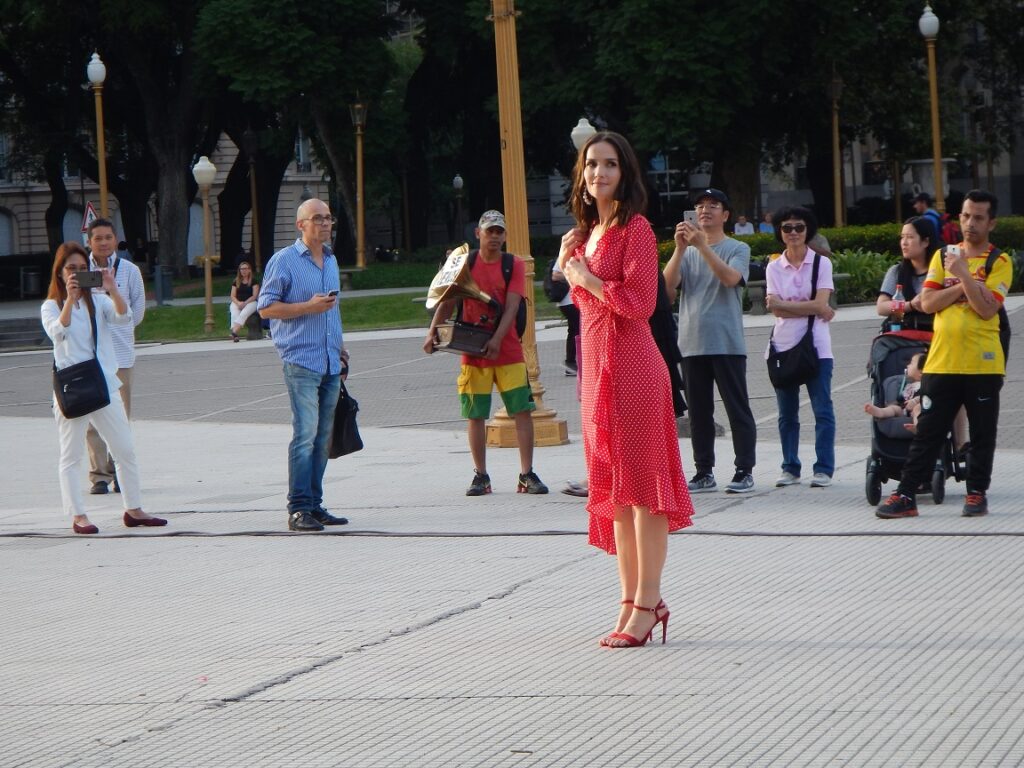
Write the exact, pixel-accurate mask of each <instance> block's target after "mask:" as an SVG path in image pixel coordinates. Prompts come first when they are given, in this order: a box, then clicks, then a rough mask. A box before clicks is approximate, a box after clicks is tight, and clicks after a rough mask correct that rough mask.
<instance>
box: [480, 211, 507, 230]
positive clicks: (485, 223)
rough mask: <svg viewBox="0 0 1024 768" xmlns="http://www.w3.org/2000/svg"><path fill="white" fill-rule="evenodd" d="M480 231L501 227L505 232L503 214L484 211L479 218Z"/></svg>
mask: <svg viewBox="0 0 1024 768" xmlns="http://www.w3.org/2000/svg"><path fill="white" fill-rule="evenodd" d="M479 226H480V229H487V228H489V227H501V228H502V229H505V230H507V229H508V227H506V226H505V214H503V213H502V212H501V211H484V212H483V215H482V216H481V217H480V224H479Z"/></svg>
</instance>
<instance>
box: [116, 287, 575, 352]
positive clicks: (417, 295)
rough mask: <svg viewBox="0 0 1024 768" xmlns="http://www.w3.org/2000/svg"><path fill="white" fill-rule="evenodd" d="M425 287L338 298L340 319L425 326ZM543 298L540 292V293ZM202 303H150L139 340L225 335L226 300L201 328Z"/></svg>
mask: <svg viewBox="0 0 1024 768" xmlns="http://www.w3.org/2000/svg"><path fill="white" fill-rule="evenodd" d="M425 293H426V291H423V290H420V291H414V292H410V293H401V294H396V295H393V296H364V297H361V298H353V299H344V300H342V302H341V316H342V323H343V325H344V328H345V330H346V331H371V330H379V329H383V328H423V329H424V332H426V328H427V326H428V325H430V313H429V312H427V310H426V309H425V307H424V303H423V302H422V301H418V300H417V299H422V298H423V296H424V295H425ZM541 298H542V299H543V296H541ZM560 317H561V313H560V312H559V311H558V307H557V306H555V305H554V304H552V303H551V302H549V301H546V300H542V301H540V302H539V303H538V304H537V319H538V320H545V321H546V320H551V319H554V318H560ZM205 318H206V307H205V306H203V305H197V306H187V307H175V306H163V307H153V308H151V309H147V310H146V318H145V320H143V321H142V324H141V325H139V326H138V327H137V328H136V329H135V339H136V341H139V342H156V341H160V342H175V341H205V340H208V339H223V338H227V337H228V332H229V331H228V308H227V305H226V304H215V305H214V307H213V319H214V329H213V333H211V334H207V333H206V332H205V331H204V330H203V321H204V320H205Z"/></svg>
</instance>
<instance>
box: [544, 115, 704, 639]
mask: <svg viewBox="0 0 1024 768" xmlns="http://www.w3.org/2000/svg"><path fill="white" fill-rule="evenodd" d="M569 205H570V208H571V210H572V213H573V216H574V217H575V218H576V221H577V227H576V228H575V229H573V230H572V231H570V232H568V233H567V234H566V235H565V236H564V237H563V238H562V248H561V253H560V254H559V256H558V258H559V264H560V266H561V269H562V272H563V273H564V274H565V277H566V279H567V280H568V281H569V284H570V285H572V298H573V301H574V302H575V303H576V306H577V307H579V310H580V316H581V341H582V370H581V373H582V383H583V399H582V405H581V410H582V416H583V450H584V453H585V454H586V459H587V477H588V480H589V481H590V496H589V501H588V503H587V510H588V511H589V512H590V543H591V544H593V545H595V546H597V547H601V548H602V549H604V550H605V551H607V552H609V553H611V554H617V555H618V562H619V581H620V582H621V585H622V602H621V604H620V610H619V616H618V620H617V621H616V624H615V630H614V631H613V632H612V633H611V634H609V635H607V636H606V637H605V638H603V639H602V640H601V644H602V645H605V646H608V647H612V648H629V647H634V646H639V645H644V644H646V642H647V641H648V640H649V639H650V638H651V637H652V633H653V631H654V629H656V628H657V626H658V624H661V625H662V642H664V640H665V636H666V633H667V630H668V618H669V611H668V608H667V607H666V606H665V603H664V601H663V600H662V599H661V572H662V570H663V568H664V566H665V556H666V554H667V552H668V534H669V532H670V531H674V530H677V529H679V528H685V527H686V526H688V525H690V517H691V515H692V514H693V506H692V504H691V503H690V495H689V493H688V491H687V490H686V480H685V478H684V477H683V469H682V465H681V463H680V460H679V438H678V436H677V432H676V420H675V415H674V413H673V411H672V392H671V383H670V380H669V373H668V368H667V367H666V365H665V362H664V360H663V358H662V356H661V354H660V353H659V351H658V347H657V345H656V344H655V343H654V338H653V337H652V336H651V328H650V325H649V323H648V320H649V318H650V316H651V313H652V312H653V311H654V305H655V300H656V297H657V290H658V251H657V243H656V240H655V237H654V232H653V231H652V230H651V225H650V224H649V223H648V221H647V219H645V218H644V217H643V215H642V213H643V212H644V210H646V207H647V193H646V192H645V190H644V185H643V180H642V174H641V170H640V165H639V163H638V162H637V159H636V155H635V154H634V153H633V149H632V148H631V147H630V146H629V143H628V142H627V141H626V140H625V138H623V137H622V136H620V135H619V134H617V133H612V132H609V131H603V132H598V133H596V134H595V135H594V136H592V137H591V138H590V139H589V140H588V141H587V143H586V144H585V145H584V146H583V148H582V149H581V150H580V153H579V157H578V158H577V160H576V168H575V170H574V171H573V187H572V195H571V197H570V201H569Z"/></svg>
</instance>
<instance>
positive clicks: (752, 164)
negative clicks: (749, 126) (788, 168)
mask: <svg viewBox="0 0 1024 768" xmlns="http://www.w3.org/2000/svg"><path fill="white" fill-rule="evenodd" d="M760 168H761V148H760V146H758V145H736V144H731V145H728V146H724V147H718V148H716V149H715V153H714V168H713V170H712V172H711V186H712V187H714V188H716V189H721V190H724V191H725V193H726V194H727V195H729V200H730V201H731V202H732V213H731V214H730V216H729V224H730V226H731V225H735V224H736V217H737V216H739V215H740V214H743V215H744V216H746V217H747V220H748V221H753V222H755V224H756V221H757V219H756V218H755V210H756V205H755V204H756V202H757V193H758V178H759V174H760Z"/></svg>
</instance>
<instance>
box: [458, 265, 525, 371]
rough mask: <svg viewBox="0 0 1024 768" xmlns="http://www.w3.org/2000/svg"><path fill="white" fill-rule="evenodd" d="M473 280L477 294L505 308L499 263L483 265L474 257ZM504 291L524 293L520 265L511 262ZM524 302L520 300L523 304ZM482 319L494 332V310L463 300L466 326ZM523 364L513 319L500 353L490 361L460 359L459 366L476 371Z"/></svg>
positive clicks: (471, 273)
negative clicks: (482, 294)
mask: <svg viewBox="0 0 1024 768" xmlns="http://www.w3.org/2000/svg"><path fill="white" fill-rule="evenodd" d="M470 275H472V277H473V280H474V281H476V284H477V285H478V286H480V290H481V291H483V292H484V293H486V294H487V295H488V296H490V297H491V298H493V299H497V300H498V301H499V302H500V303H501V306H502V307H504V306H505V305H506V304H507V301H506V291H505V276H504V275H503V274H502V273H501V259H500V258H498V259H495V260H494V261H493V262H490V263H488V262H486V261H484V258H483V256H482V255H481V254H479V253H478V254H477V256H476V259H475V262H474V264H473V269H472V270H471V271H470ZM508 291H509V292H511V293H516V294H519V295H520V296H523V295H524V294H525V293H526V268H525V267H524V266H523V262H522V261H521V260H519V259H515V260H514V262H513V265H512V279H511V280H510V281H509V284H508ZM525 300H526V299H523V301H525ZM483 317H486V318H487V320H486V322H485V323H484V325H486V326H487V327H488V328H491V329H493V328H497V326H498V321H499V320H500V318H499V317H497V316H496V315H495V311H494V308H493V307H491V306H490V305H488V304H485V303H484V302H482V301H476V300H475V299H464V300H463V302H462V320H463V322H466V323H478V322H480V320H481V318H483ZM521 362H523V345H522V343H521V342H520V341H519V336H518V335H517V334H516V323H515V319H514V318H513V320H512V325H511V326H510V327H509V329H508V333H506V334H505V338H504V339H502V341H501V351H499V352H498V357H497V358H495V359H494V360H488V359H487V358H486V357H476V356H474V355H463V356H462V364H463V365H475V366H477V367H478V368H488V367H490V366H495V365H508V364H509V363H521Z"/></svg>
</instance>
